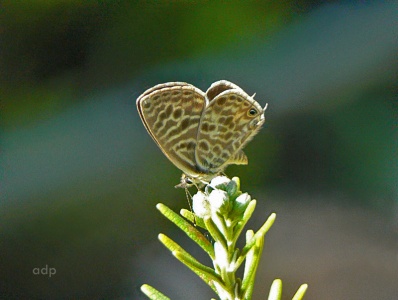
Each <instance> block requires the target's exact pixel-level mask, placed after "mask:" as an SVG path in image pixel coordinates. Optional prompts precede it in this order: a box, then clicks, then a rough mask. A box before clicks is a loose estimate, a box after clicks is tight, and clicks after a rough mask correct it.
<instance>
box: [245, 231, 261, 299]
mask: <svg viewBox="0 0 398 300" xmlns="http://www.w3.org/2000/svg"><path fill="white" fill-rule="evenodd" d="M253 235H254V233H253V231H252V230H249V231H248V232H247V233H246V241H249V240H250V239H251V238H252V237H253ZM263 247H264V237H262V238H260V239H258V240H257V242H256V244H255V245H254V246H253V247H252V248H251V249H250V251H249V252H248V253H247V255H246V263H245V271H244V274H243V281H242V295H243V297H242V298H243V299H251V297H252V294H253V288H254V281H255V278H256V272H257V268H258V265H259V263H260V258H261V253H262V251H263Z"/></svg>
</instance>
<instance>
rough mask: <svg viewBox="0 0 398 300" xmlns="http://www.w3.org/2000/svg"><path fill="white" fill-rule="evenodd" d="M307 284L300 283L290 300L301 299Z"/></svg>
mask: <svg viewBox="0 0 398 300" xmlns="http://www.w3.org/2000/svg"><path fill="white" fill-rule="evenodd" d="M307 288H308V284H302V285H301V286H300V287H299V289H298V290H297V292H296V294H294V296H293V298H292V300H301V299H303V297H304V295H305V292H306V291H307Z"/></svg>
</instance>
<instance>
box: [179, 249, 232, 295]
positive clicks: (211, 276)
mask: <svg viewBox="0 0 398 300" xmlns="http://www.w3.org/2000/svg"><path fill="white" fill-rule="evenodd" d="M186 254H187V253H186V252H185V253H184V252H180V251H174V252H173V255H174V256H175V257H176V258H177V259H178V260H179V261H181V262H182V263H183V264H184V265H186V266H187V267H188V268H189V269H191V270H192V271H193V272H194V273H195V274H196V275H198V276H199V277H200V278H201V279H202V280H203V281H204V282H205V283H206V284H207V285H208V286H210V288H211V289H212V290H213V291H215V292H216V293H217V289H216V287H215V285H214V283H215V282H217V283H218V284H219V285H220V286H222V287H223V288H226V287H225V285H224V283H223V281H222V279H221V278H220V277H219V276H218V275H217V274H216V272H214V270H213V269H212V268H209V267H207V266H205V265H203V264H201V263H200V262H198V261H197V260H196V259H192V256H191V255H186Z"/></svg>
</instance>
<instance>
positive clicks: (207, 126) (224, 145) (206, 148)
mask: <svg viewBox="0 0 398 300" xmlns="http://www.w3.org/2000/svg"><path fill="white" fill-rule="evenodd" d="M263 122H264V116H263V109H262V108H261V106H260V105H259V104H258V103H257V102H256V101H254V100H253V99H252V98H251V97H250V96H248V95H247V94H246V93H244V92H243V91H242V90H240V89H229V90H225V91H223V92H221V93H220V94H219V95H217V96H215V97H214V99H212V100H211V101H210V103H209V105H208V106H207V107H206V108H205V111H204V112H203V115H202V117H201V121H200V124H199V130H198V137H197V146H196V151H195V159H196V163H197V165H198V168H199V169H200V170H208V172H209V173H214V174H215V173H218V172H221V171H223V170H224V168H225V167H226V166H227V165H229V164H247V157H246V155H245V154H244V153H243V151H241V149H242V148H243V147H244V146H245V145H246V144H247V143H248V142H249V141H250V139H251V138H252V137H253V136H254V135H255V134H256V133H257V132H258V129H259V128H260V127H261V125H262V124H263Z"/></svg>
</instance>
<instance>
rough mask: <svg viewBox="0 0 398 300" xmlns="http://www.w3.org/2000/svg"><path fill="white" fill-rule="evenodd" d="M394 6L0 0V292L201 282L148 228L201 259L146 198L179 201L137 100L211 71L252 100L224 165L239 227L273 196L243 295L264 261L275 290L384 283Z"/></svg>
mask: <svg viewBox="0 0 398 300" xmlns="http://www.w3.org/2000/svg"><path fill="white" fill-rule="evenodd" d="M397 20H398V3H397V2H396V1H316V0H314V1H305V0H297V1H84V2H83V1H76V0H75V1H73V0H70V1H11V0H8V1H7V0H6V1H2V3H1V4H0V37H1V42H0V99H1V120H0V122H1V141H0V143H1V152H0V153H1V157H0V167H1V173H0V176H1V186H0V189H1V190H0V192H1V194H0V197H1V202H0V297H1V298H2V299H71V298H74V299H144V297H143V296H142V295H141V293H140V291H139V287H140V285H141V284H143V283H149V284H152V285H154V286H155V287H157V288H159V289H160V290H162V291H163V292H165V293H166V294H167V295H169V296H170V297H172V298H173V299H208V298H210V297H212V296H213V294H212V291H211V290H210V289H209V288H207V286H206V285H205V284H204V283H202V282H201V281H200V279H198V278H196V276H195V275H193V274H191V273H190V271H188V270H186V268H185V267H184V266H182V265H180V264H179V263H178V262H177V261H175V260H174V258H173V257H172V256H171V255H170V254H169V253H168V252H167V250H166V249H164V248H163V247H162V246H161V245H160V243H159V242H157V240H156V236H157V233H159V232H163V233H165V234H167V235H170V236H171V237H173V238H175V239H176V240H177V241H178V242H180V243H181V244H183V245H184V247H186V248H187V249H189V251H191V252H193V253H194V254H195V255H196V256H198V257H202V258H203V256H201V255H202V254H201V253H200V250H199V249H197V248H196V247H195V246H194V245H192V243H190V242H189V241H188V240H187V239H185V237H183V236H181V234H180V232H178V231H177V230H176V229H174V228H173V227H172V226H171V224H170V223H169V222H167V221H166V220H165V219H164V218H163V217H161V216H160V214H159V213H157V211H156V209H155V207H154V206H155V204H156V203H158V202H163V203H165V204H166V205H169V206H171V207H173V208H174V209H176V210H179V209H181V208H183V207H187V206H188V204H187V201H186V199H185V193H184V191H183V190H176V189H174V185H175V184H176V183H178V181H179V177H180V173H181V172H180V171H179V170H177V169H176V168H175V167H174V166H173V165H172V164H171V163H170V162H169V161H168V160H167V159H166V158H165V157H164V156H163V154H162V153H161V151H160V150H159V149H158V148H157V146H156V145H155V143H153V141H152V139H151V138H150V137H149V135H148V134H147V133H146V131H145V129H144V126H143V125H142V123H141V121H140V119H139V116H138V114H137V111H136V108H135V100H136V98H137V97H138V96H139V95H140V94H141V93H142V92H143V91H144V90H146V89H147V88H150V87H151V86H153V85H155V84H158V83H163V82H168V81H185V82H189V83H191V84H194V85H195V86H197V87H198V88H200V89H202V90H206V89H207V88H208V87H209V86H210V84H211V83H212V82H214V81H216V80H220V79H226V80H229V81H232V82H234V83H235V84H237V85H239V86H240V87H242V88H243V89H244V90H245V91H246V92H247V93H248V94H253V93H256V100H257V101H258V102H259V103H260V104H262V105H264V104H265V103H268V109H267V111H266V124H265V126H264V128H263V129H262V130H261V131H260V133H259V134H258V135H257V136H256V138H255V139H254V140H253V141H252V142H251V143H250V144H249V145H248V146H247V148H246V151H245V152H246V153H247V155H248V157H249V165H248V166H231V167H229V168H228V169H227V170H226V173H227V175H229V176H239V177H240V178H241V182H242V190H243V191H248V192H249V193H250V194H251V195H252V196H253V197H254V198H256V199H258V200H259V201H258V209H257V210H256V212H255V215H256V216H255V217H254V219H255V220H253V222H252V223H250V226H251V227H252V228H254V229H256V228H258V227H259V226H260V225H261V223H262V222H263V220H265V218H266V216H268V215H269V214H270V213H271V212H277V221H276V223H275V225H274V227H273V228H272V230H271V231H270V233H269V235H268V236H267V241H266V246H265V251H264V257H263V260H262V264H261V266H260V270H259V275H258V278H257V281H256V286H255V291H256V294H255V297H254V299H265V298H266V295H267V291H268V289H269V286H270V285H271V282H272V279H273V278H281V279H282V280H283V282H284V292H285V295H284V297H285V298H284V299H289V298H291V296H292V294H293V292H294V290H296V289H297V288H298V286H299V285H300V284H301V283H304V282H305V283H308V284H309V291H308V293H307V297H306V298H305V299H393V298H395V297H396V295H397V294H398V286H397V278H398V259H397V257H398V256H397V254H398V230H397V228H398V227H397V224H398V222H397V220H398V209H397V202H398V189H397V180H398V165H397V150H398V143H397V118H398V115H397V112H398V110H397V94H398V93H397V91H398V89H397V86H398V84H397V70H398V68H397V67H398V55H397V54H398V51H397V50H398V21H397ZM203 259H204V262H207V263H210V262H209V261H207V260H206V259H205V258H203ZM46 266H48V268H55V269H56V274H55V275H53V276H51V277H50V276H49V275H48V274H47V275H45V274H40V275H35V274H33V270H34V268H44V267H46Z"/></svg>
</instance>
